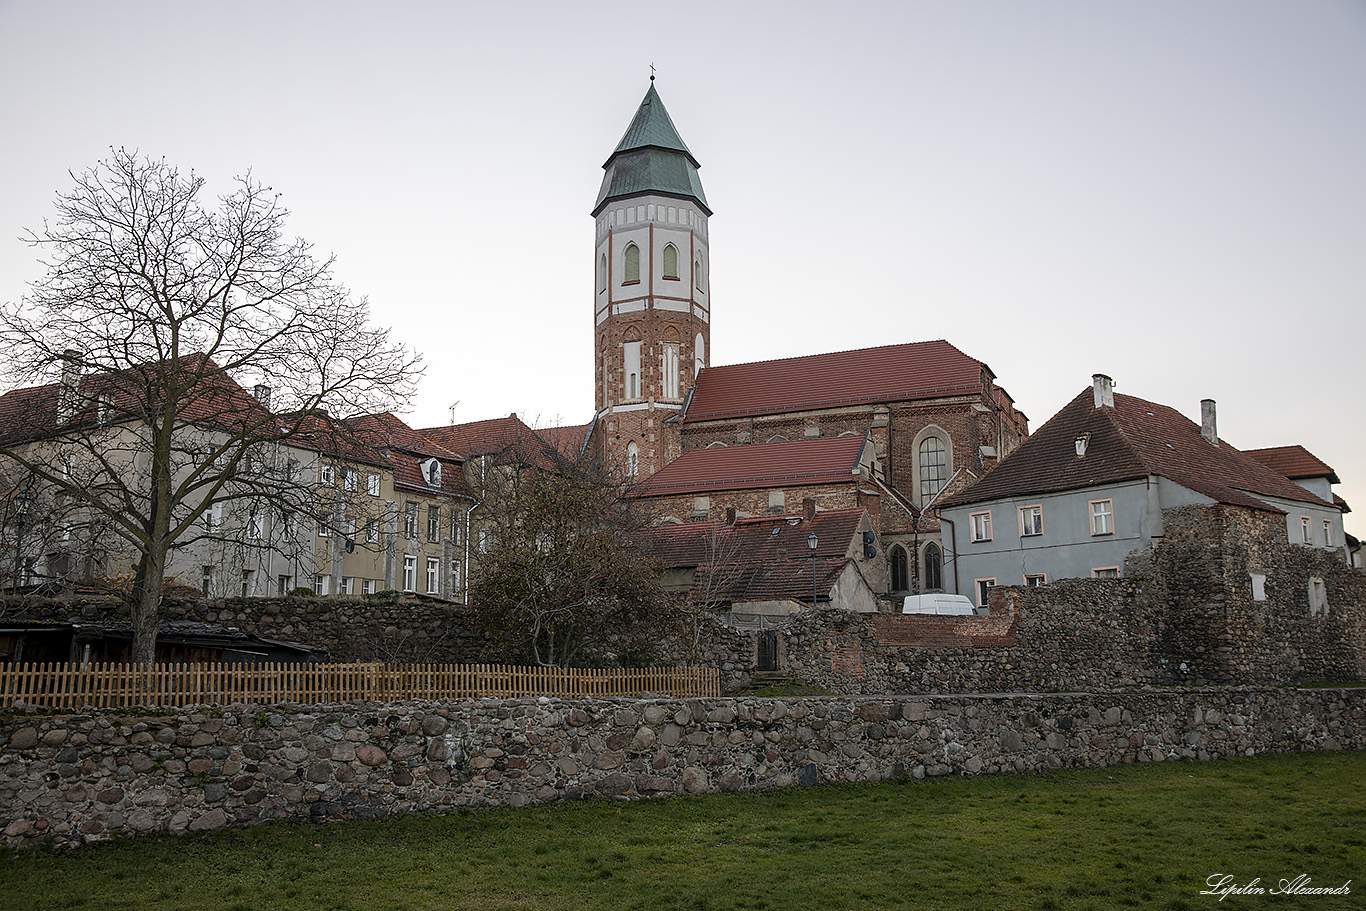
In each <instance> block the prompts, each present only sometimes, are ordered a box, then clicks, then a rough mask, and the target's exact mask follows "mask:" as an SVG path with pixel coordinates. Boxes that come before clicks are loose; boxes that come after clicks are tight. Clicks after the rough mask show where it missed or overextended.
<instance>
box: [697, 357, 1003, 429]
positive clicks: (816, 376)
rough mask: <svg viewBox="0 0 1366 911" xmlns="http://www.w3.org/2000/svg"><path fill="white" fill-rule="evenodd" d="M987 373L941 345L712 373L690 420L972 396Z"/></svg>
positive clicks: (705, 376) (701, 383)
mask: <svg viewBox="0 0 1366 911" xmlns="http://www.w3.org/2000/svg"><path fill="white" fill-rule="evenodd" d="M984 370H988V368H987V367H986V365H985V364H983V363H982V362H981V361H979V360H976V359H974V358H971V357H968V356H967V355H966V354H964V353H963V352H961V351H959V350H958V349H957V348H955V347H954V346H953V345H950V344H949V343H948V342H946V341H944V340H942V339H939V340H936V341H932V342H912V343H910V344H906V345H884V346H882V347H880V348H860V349H858V350H856V351H835V352H830V353H827V354H813V355H809V356H807V357H792V358H784V359H782V360H776V361H758V362H755V363H751V364H732V365H730V366H726V367H708V368H707V369H705V370H703V371H702V373H701V375H700V376H699V377H698V380H697V386H696V388H695V389H694V390H693V393H692V398H691V400H690V401H689V402H688V407H687V411H686V413H685V414H684V417H683V420H684V422H685V423H692V422H695V421H708V420H714V419H718V418H730V417H738V416H743V415H752V414H775V413H781V412H786V411H805V410H809V409H815V408H833V407H837V406H841V405H856V404H863V403H870V402H904V401H909V400H913V399H925V398H935V397H938V396H950V395H968V394H972V393H980V392H981V391H982V381H983V371H984ZM988 372H989V370H988Z"/></svg>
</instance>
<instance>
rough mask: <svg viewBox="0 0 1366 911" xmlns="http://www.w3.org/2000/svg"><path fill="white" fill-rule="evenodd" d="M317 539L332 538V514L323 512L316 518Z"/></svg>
mask: <svg viewBox="0 0 1366 911" xmlns="http://www.w3.org/2000/svg"><path fill="white" fill-rule="evenodd" d="M318 537H320V538H330V537H332V514H331V513H330V512H324V513H321V514H319V516H318Z"/></svg>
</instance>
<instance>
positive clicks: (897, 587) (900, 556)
mask: <svg viewBox="0 0 1366 911" xmlns="http://www.w3.org/2000/svg"><path fill="white" fill-rule="evenodd" d="M906 564H907V560H906V548H904V547H902V546H901V545H900V544H894V545H892V591H894V592H904V591H908V590H909V589H910V587H911V585H910V579H909V578H908V573H907V572H906Z"/></svg>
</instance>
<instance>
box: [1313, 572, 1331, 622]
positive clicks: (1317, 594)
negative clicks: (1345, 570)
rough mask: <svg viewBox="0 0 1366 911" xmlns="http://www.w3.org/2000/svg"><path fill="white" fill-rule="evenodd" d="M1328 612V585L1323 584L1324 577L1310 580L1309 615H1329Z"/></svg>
mask: <svg viewBox="0 0 1366 911" xmlns="http://www.w3.org/2000/svg"><path fill="white" fill-rule="evenodd" d="M1327 614H1328V587H1327V586H1325V585H1324V584H1323V580H1322V579H1310V580H1309V615H1310V616H1311V617H1312V616H1318V615H1323V616H1327Z"/></svg>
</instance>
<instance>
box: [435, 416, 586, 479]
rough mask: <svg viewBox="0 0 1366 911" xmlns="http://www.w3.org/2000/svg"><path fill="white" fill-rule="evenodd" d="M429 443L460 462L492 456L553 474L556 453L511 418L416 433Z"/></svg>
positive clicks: (514, 418) (448, 426) (533, 433)
mask: <svg viewBox="0 0 1366 911" xmlns="http://www.w3.org/2000/svg"><path fill="white" fill-rule="evenodd" d="M417 432H418V433H420V434H421V435H422V436H424V437H426V438H427V439H429V440H431V441H432V442H434V443H436V444H438V445H440V446H444V447H445V448H447V449H449V450H450V451H451V452H456V453H459V454H460V455H461V456H463V457H464V458H467V459H468V458H472V457H474V456H483V455H487V456H496V457H497V460H498V461H499V462H500V463H508V462H524V463H525V464H528V465H534V466H537V467H540V468H546V469H551V470H554V469H556V468H558V467H559V453H558V452H557V451H556V449H555V447H553V446H551V445H550V444H549V443H547V442H546V441H545V440H544V439H542V438H541V437H540V436H539V435H537V433H536V431H534V430H532V429H531V428H530V427H528V426H527V425H526V424H525V423H523V422H522V420H521V418H519V417H517V415H515V414H511V415H508V416H507V417H505V418H492V419H490V420H487V421H473V422H471V423H469V424H448V425H446V426H444V427H423V428H420V429H419V430H418V431H417Z"/></svg>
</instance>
